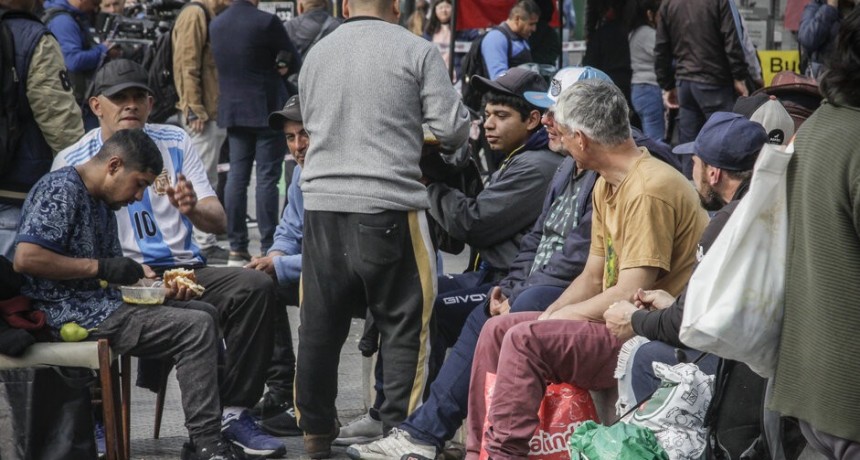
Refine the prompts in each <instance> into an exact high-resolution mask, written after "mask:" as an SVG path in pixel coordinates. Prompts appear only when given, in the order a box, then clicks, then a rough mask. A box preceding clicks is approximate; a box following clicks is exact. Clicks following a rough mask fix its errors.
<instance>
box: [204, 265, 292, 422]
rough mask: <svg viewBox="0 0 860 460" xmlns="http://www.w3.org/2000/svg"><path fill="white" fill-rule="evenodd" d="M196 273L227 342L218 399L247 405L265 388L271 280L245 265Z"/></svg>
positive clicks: (270, 334)
mask: <svg viewBox="0 0 860 460" xmlns="http://www.w3.org/2000/svg"><path fill="white" fill-rule="evenodd" d="M195 273H196V275H197V281H198V282H199V283H200V284H202V285H203V286H205V287H206V291H205V292H204V293H203V295H202V296H201V297H200V300H201V301H203V302H206V303H209V304H212V305H213V306H215V308H217V309H218V315H219V316H220V318H219V324H220V326H221V330H222V331H223V335H224V342H225V344H226V353H225V366H224V369H225V372H224V379H223V381H222V382H221V403H222V404H223V405H224V406H238V407H251V406H253V405H254V404H256V403H257V401H258V400H259V399H260V396H262V394H263V385H264V383H265V381H266V369H267V368H268V366H269V361H270V359H271V357H272V343H273V342H272V341H273V333H274V314H275V306H276V293H275V284H274V282H273V281H272V278H271V277H270V276H268V275H266V274H265V273H263V272H259V271H256V270H248V269H246V268H228V267H204V268H198V269H196V270H195ZM210 372H211V369H210Z"/></svg>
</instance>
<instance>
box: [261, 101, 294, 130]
mask: <svg viewBox="0 0 860 460" xmlns="http://www.w3.org/2000/svg"><path fill="white" fill-rule="evenodd" d="M287 120H290V121H297V122H299V123H301V122H302V109H301V106H300V105H299V96H293V97H291V98H289V99H287V103H286V104H284V108H283V109H281V110H278V111H277V112H272V113H270V114H269V127H270V128H272V129H274V130H275V131H281V130H282V129H284V123H286V121H287Z"/></svg>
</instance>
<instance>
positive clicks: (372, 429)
mask: <svg viewBox="0 0 860 460" xmlns="http://www.w3.org/2000/svg"><path fill="white" fill-rule="evenodd" d="M383 434H384V433H383V432H382V421H381V420H376V419H374V418H373V417H371V416H370V413H366V414H364V415H362V416H361V417H359V418H357V419H355V420H353V421H351V422H349V424H348V425H346V426H343V427H341V428H340V434H339V435H338V437H337V439H335V440H334V442H332V444H334V445H336V446H348V445H350V444H367V443H369V442H372V441H376V440H377V439H380V438H381V437H382V435H383Z"/></svg>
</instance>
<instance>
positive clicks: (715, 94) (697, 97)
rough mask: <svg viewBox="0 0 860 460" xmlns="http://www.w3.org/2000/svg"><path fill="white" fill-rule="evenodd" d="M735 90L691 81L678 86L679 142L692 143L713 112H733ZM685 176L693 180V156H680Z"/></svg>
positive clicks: (685, 81) (724, 86)
mask: <svg viewBox="0 0 860 460" xmlns="http://www.w3.org/2000/svg"><path fill="white" fill-rule="evenodd" d="M735 99H737V96H736V95H735V90H734V87H732V85H731V84H729V85H711V84H707V83H697V82H693V81H688V80H679V83H678V104H679V105H680V109H679V111H678V142H680V143H682V144H683V143H685V142H693V141H695V140H696V136H698V135H699V130H701V129H702V126H703V125H704V124H705V122H706V121H708V118H710V116H711V114H712V113H714V112H731V111H732V108H733V107H734V105H735ZM681 162H682V166H683V168H684V170H683V172H684V175H685V176H687V177H688V178H689V177H692V175H693V160H692V158H691V156H690V155H682V156H681Z"/></svg>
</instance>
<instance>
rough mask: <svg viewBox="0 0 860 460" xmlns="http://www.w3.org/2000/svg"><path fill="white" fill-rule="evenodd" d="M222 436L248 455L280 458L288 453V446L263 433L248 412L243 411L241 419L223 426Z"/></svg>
mask: <svg viewBox="0 0 860 460" xmlns="http://www.w3.org/2000/svg"><path fill="white" fill-rule="evenodd" d="M221 434H222V435H223V436H224V438H225V439H227V440H228V441H230V442H232V443H233V444H235V445H237V446H239V447H241V448H242V450H244V451H245V453H246V454H247V455H254V456H260V457H279V456H282V455H284V454H286V453H287V446H285V445H284V443H283V442H281V441H280V440H278V439H276V438H273V437H272V436H269V435H268V434H266V433H265V432H263V431H262V430H261V429H260V427H258V426H257V422H255V421H254V419H253V418H251V416H250V415H249V414H248V411H246V410H245V411H242V413H241V414H239V417H237V418H234V419H233V420H230V421H228V422H227V423H226V424H224V425H222V426H221Z"/></svg>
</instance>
